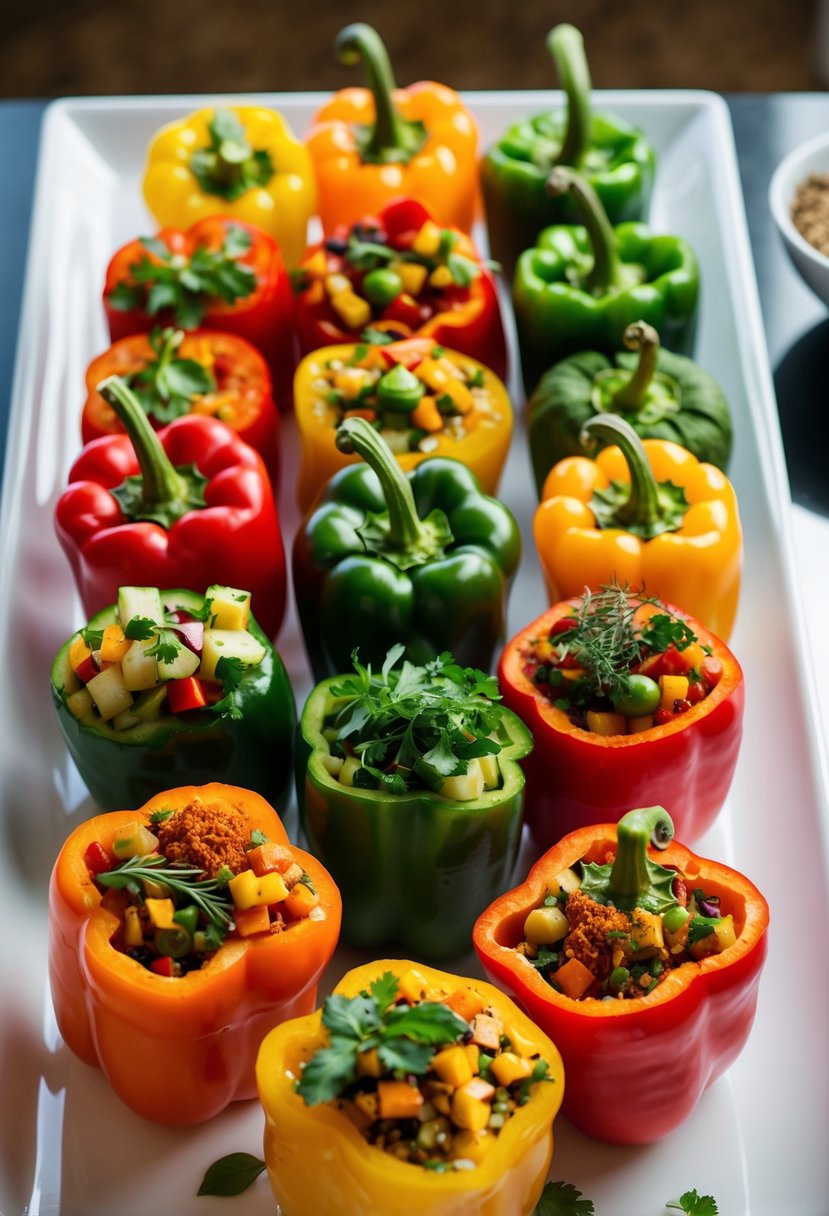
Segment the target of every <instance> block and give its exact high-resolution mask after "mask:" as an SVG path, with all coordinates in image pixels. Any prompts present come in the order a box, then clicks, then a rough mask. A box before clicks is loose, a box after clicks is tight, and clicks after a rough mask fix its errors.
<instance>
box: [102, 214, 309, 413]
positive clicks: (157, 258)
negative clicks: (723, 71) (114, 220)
mask: <svg viewBox="0 0 829 1216" xmlns="http://www.w3.org/2000/svg"><path fill="white" fill-rule="evenodd" d="M239 230H241V231H242V232H244V233H245V234H246V236H247V238H248V239H249V241H250V244H249V246H248V248H247V249H246V250H244V251H243V252H240V253H239V254H238V256H233V258H232V259H231V260H232V261H233V262H235V263H236V264H237V265H238V266H239V267H242V268H244V271H245V272H247V271H250V272H251V273H252V275H253V279H252V281H251V282H250V284H249V286H250V287H251V288H252V290H251V291H249V292H248V293H247V294H245V295H238V296H237V297H236V298H235V299H234V300H232V301H226V300H224V299H222V297H221V296H220V295H216V294H213V293H212V292H209V291H206V290H204V289H203V288H202V289H201V290H199V291H196V292H194V293H188V299H189V301H190V302H192V296H193V295H195V297H196V300H197V301H198V307H197V315H198V313H201V319H200V320H199V323H198V324H199V327H200V328H204V329H211V330H219V331H220V332H221V333H225V334H234V335H236V337H239V338H244V340H245V341H246V342H250V343H251V345H252V346H255V347H256V349H257V350H258V351H260V352H261V354H262V355H263V357H264V358H265V360H266V361H267V364H268V367H269V368H270V370H271V375H272V376H273V382H274V385H275V388H276V393H277V397H278V400H279V403H280V405H283V406H287V405H288V404H289V403H290V396H291V382H292V379H293V370H294V344H293V331H292V325H291V309H292V296H291V280H290V276H289V275H288V271H287V270H286V268H285V263H284V261H283V258H282V252H281V250H280V248H279V246H278V245H277V243H276V241H275V240H274V239H273V237H272V236H269V235H268V233H267V232H264V231H263V230H262V229H261V228H257V226H256V225H255V224H246V223H243V222H242V221H241V220H238V219H230V218H229V217H228V216H226V215H210V216H207V217H206V218H205V219H201V220H197V221H196V222H195V223H194V224H191V225H190V227H189V228H186V229H185V228H173V227H165V228H162V229H161V230H160V232H157V233H156V234H155V236H154V237H153V238H152V240H151V241H150V243H149V248H148V247H147V245H145V244H144V243H143V242H142V240H140V239H139V240H134V241H128V242H127V244H126V245H123V246H122V247H121V248H120V249H119V250H118V251H117V252H116V253H115V254H114V255H113V257H112V260H111V262H110V263H109V266H108V267H107V272H106V280H105V283H104V295H103V301H104V312H105V313H106V318H107V324H108V325H109V334H110V337H111V338H112V341H113V342H117V341H118V339H119V338H129V337H131V336H132V335H133V334H140V333H149V332H150V330H152V329H154V328H155V327H156V326H157V325H161V326H168V325H171V326H174V327H175V328H178V329H190V328H193V326H192V324H191V323H190V322H189V320H188V316H187V312H186V311H185V312H184V315H182V311H181V309H179V308H176V307H175V306H166V307H163V308H161V309H158V310H155V311H153V312H150V311H148V308H147V300H146V293H147V292H148V291H149V290H150V289H151V287H152V280H151V279H147V280H146V282H145V281H144V280H143V279H142V282H141V284H137V283H136V281H135V279H134V277H133V271H134V269H135V268H136V267H138V266H144V265H145V263H147V262H148V263H149V264H150V265H156V264H157V265H159V266H168V267H169V265H170V263H171V262H172V260H173V259H180V260H181V265H180V269H179V271H178V273H179V274H183V273H186V272H187V271H188V270H189V268H190V262H191V260H192V258H193V256H194V254H196V255H197V254H198V251H199V250H202V251H204V250H207V251H209V252H210V253H216V252H217V251H218V250H221V249H222V247H223V246H224V244H225V242H226V241H227V240H228V235H229V234H230V235H232V234H233V233H234V231H235V232H238V231H239ZM163 247H166V249H167V250H168V251H169V253H168V254H167V255H165V254H164V253H163V251H162V249H163ZM245 286H248V284H245ZM124 288H128V289H136V288H143V291H140V290H139V291H138V292H137V295H138V297H139V299H138V305H137V306H136V307H129V308H119V307H116V304H115V303H114V302H113V292H115V297H114V298H115V300H116V301H117V300H118V299H119V292H123V290H124ZM142 295H144V299H143V300H141V298H140V297H141V296H142Z"/></svg>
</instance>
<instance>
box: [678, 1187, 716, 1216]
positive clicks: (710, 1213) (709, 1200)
mask: <svg viewBox="0 0 829 1216" xmlns="http://www.w3.org/2000/svg"><path fill="white" fill-rule="evenodd" d="M665 1207H666V1208H673V1209H674V1210H675V1211H677V1212H687V1213H688V1216H718V1213H719V1210H720V1209H719V1208H718V1207H717V1201H716V1199H715V1198H714V1196H713V1195H698V1194H697V1192H696V1191H686V1192H685V1194H684V1195H680V1197H679V1200H678V1201H674V1202H671V1203H666V1204H665Z"/></svg>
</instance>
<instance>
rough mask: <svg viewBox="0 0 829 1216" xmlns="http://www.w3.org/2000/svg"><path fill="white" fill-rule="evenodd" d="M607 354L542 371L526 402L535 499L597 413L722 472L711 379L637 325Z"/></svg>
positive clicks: (719, 409)
mask: <svg viewBox="0 0 829 1216" xmlns="http://www.w3.org/2000/svg"><path fill="white" fill-rule="evenodd" d="M624 340H625V346H626V347H627V348H628V350H630V351H635V352H636V353H635V354H626V353H620V354H617V355H614V356H613V357H608V356H606V355H603V354H601V353H600V352H599V351H594V350H586V351H582V352H580V353H579V354H578V355H571V356H570V358H569V359H563V360H562V361H561V363H557V364H556V365H555V367H552V368H550V370H549V371H548V372H545V373H544V375H543V376H542V377H541V380H540V381H539V383H538V386H537V388H536V390H535V392H534V393H533V395H532V397H531V398H530V401H529V404H528V408H527V428H528V432H529V441H530V456H531V458H532V462H533V470H534V472H535V480H536V485H537V487H538V492H539V495H540V494H541V489H542V486H543V485H544V479H545V478H546V476H547V474H548V473H549V471H550V469H551V468H552V467H553V465H555V464H558V462H559V460H563V459H564V458H565V457H566V456H581V455H583V452H584V449H583V447H582V444H581V431H582V427H583V426H584V424H585V422H587V421H589V419H591V418H593V417H594V416H595V415H596V414H605V413H615V414H619V415H621V417H623V418H624V419H626V421H628V422H629V423H630V425H631V426H632V427H633V429H634V430H635V431H636V434H637V435H639V437H640V438H641V439H668V440H670V441H671V442H673V443H678V444H680V445H681V446H682V447H684V448H687V450H688V451H689V452H691V453H692V454H693V455H694V456H696V458H697V460H700V461H703V462H705V463H707V464H714V465H716V466H717V468H718V469H722V470H723V472H725V471H726V469H727V468H728V460H729V457H730V455H731V440H732V427H731V413H730V411H729V408H728V402H727V401H726V399H725V396H724V394H723V391H722V389H721V388H720V386H719V384H718V383H717V381H716V380H715V379H714V377H713V376H711V375H709V373H708V372H706V371H704V370H703V369H702V368H701V367H698V366H697V364H696V363H694V362H693V361H692V360H691V359H686V358H685V356H683V355H674V354H672V353H671V352H670V351H666V350H662V349H661V348H660V345H659V335H658V334H657V332H656V330H655V329H654V328H653V326H651V325H646V324H645V323H644V322H642V321H638V322H636V323H635V324H634V325H629V326H628V328H627V329H626V330H625V334H624Z"/></svg>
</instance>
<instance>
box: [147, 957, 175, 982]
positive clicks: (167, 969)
mask: <svg viewBox="0 0 829 1216" xmlns="http://www.w3.org/2000/svg"><path fill="white" fill-rule="evenodd" d="M150 971H154V972H155V973H156V975H166V976H167V977H168V978H170V977H171V976H173V975H175V969H174V967H173V960H172V959H171V958H170V956H169V955H167V954H162V955H160V956H159V957H158V958H154V959H153V961H152V962H151V963H150Z"/></svg>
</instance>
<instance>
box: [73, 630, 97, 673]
mask: <svg viewBox="0 0 829 1216" xmlns="http://www.w3.org/2000/svg"><path fill="white" fill-rule="evenodd" d="M91 655H92V651H91V650H90V648H89V647H88V646H87V644H86V642H85V641H84V640H83V638H82V637H76V638H75V640H74V642H73V643H72V645H71V646H70V647H69V666H70V667H71V668H72V670H73V671H77V670H78V668H79V667H80V666H81V664H82V663H83V662H84V661H85V660H86V659H88V658H90V657H91Z"/></svg>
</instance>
